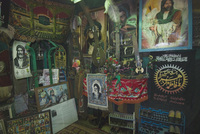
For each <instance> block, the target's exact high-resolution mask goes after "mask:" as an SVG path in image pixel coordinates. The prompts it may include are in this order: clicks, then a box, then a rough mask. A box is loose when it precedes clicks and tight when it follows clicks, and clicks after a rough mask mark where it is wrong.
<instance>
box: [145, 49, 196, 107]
mask: <svg viewBox="0 0 200 134" xmlns="http://www.w3.org/2000/svg"><path fill="white" fill-rule="evenodd" d="M151 55H152V56H153V59H156V60H157V62H155V63H154V64H153V69H152V70H150V71H149V75H150V79H149V84H148V85H149V86H148V91H149V100H148V103H150V105H151V106H153V107H157V108H163V109H179V110H181V109H184V106H185V105H186V104H187V103H191V100H192V99H191V98H192V90H193V85H194V84H193V80H192V79H193V76H194V59H195V52H194V51H192V50H191V51H190V50H189V51H188V50H187V51H168V52H155V53H151Z"/></svg>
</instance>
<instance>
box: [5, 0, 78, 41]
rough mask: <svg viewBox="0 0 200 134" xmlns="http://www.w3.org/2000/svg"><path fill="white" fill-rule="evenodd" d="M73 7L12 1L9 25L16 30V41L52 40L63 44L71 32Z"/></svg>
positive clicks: (42, 0)
mask: <svg viewBox="0 0 200 134" xmlns="http://www.w3.org/2000/svg"><path fill="white" fill-rule="evenodd" d="M73 10H74V6H73V5H70V6H69V5H67V4H61V3H58V2H55V1H49V0H11V9H10V13H11V14H10V18H9V23H10V25H12V26H13V27H14V28H15V29H16V34H15V39H18V40H22V41H30V42H34V41H35V40H36V39H50V40H52V41H55V42H59V43H62V42H64V41H65V40H66V36H67V34H68V33H69V32H70V28H69V21H70V17H71V16H72V13H73Z"/></svg>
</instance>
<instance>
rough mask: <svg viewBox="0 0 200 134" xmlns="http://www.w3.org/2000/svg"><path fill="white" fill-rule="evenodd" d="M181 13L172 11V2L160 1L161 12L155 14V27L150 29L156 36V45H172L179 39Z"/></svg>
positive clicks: (168, 0)
mask: <svg viewBox="0 0 200 134" xmlns="http://www.w3.org/2000/svg"><path fill="white" fill-rule="evenodd" d="M181 24H182V13H181V11H180V10H178V9H174V1H173V0H162V1H161V11H160V12H158V13H157V14H156V20H155V25H153V26H151V27H150V30H152V31H154V33H155V35H156V36H157V39H156V43H155V44H157V43H166V42H167V43H172V42H176V40H178V39H179V38H180V33H181Z"/></svg>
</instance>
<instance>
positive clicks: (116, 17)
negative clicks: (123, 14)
mask: <svg viewBox="0 0 200 134" xmlns="http://www.w3.org/2000/svg"><path fill="white" fill-rule="evenodd" d="M108 15H109V17H110V19H111V20H112V21H113V22H115V23H119V21H120V13H119V8H118V7H117V6H116V5H114V4H111V5H110V6H109V8H108Z"/></svg>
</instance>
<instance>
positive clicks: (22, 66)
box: [12, 41, 32, 79]
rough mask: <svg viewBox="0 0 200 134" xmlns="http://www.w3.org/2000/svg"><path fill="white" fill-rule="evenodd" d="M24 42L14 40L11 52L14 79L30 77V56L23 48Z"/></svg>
mask: <svg viewBox="0 0 200 134" xmlns="http://www.w3.org/2000/svg"><path fill="white" fill-rule="evenodd" d="M25 46H26V42H21V41H14V42H13V48H12V54H13V67H14V74H15V78H16V79H22V78H27V77H31V76H32V74H31V70H30V57H29V53H28V52H27V50H26V49H25Z"/></svg>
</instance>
